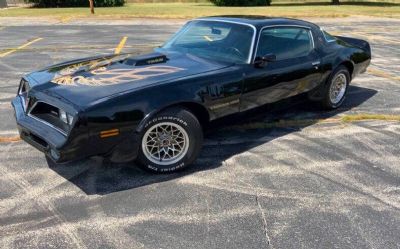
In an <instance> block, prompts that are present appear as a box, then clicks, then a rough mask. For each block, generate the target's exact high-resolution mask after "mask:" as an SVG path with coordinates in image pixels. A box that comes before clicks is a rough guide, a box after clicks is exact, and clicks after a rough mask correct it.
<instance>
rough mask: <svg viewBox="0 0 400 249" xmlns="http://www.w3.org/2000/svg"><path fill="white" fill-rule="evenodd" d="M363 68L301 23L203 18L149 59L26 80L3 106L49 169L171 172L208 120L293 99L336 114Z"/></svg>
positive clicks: (94, 63) (349, 52)
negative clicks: (83, 162) (124, 165)
mask: <svg viewBox="0 0 400 249" xmlns="http://www.w3.org/2000/svg"><path fill="white" fill-rule="evenodd" d="M370 59H371V49H370V46H369V44H368V42H366V41H363V40H359V39H354V38H348V37H339V36H332V35H330V34H329V33H327V32H326V31H323V30H322V29H321V28H319V27H318V26H317V25H315V24H312V23H309V22H305V21H300V20H294V19H286V18H267V17H261V16H216V17H206V18H199V19H195V20H192V21H189V22H188V23H187V24H185V25H184V26H183V27H182V28H181V29H180V30H179V31H178V32H177V33H176V34H175V35H174V36H173V37H172V38H171V39H170V40H168V41H167V42H166V43H165V44H164V45H163V46H162V47H160V48H156V49H155V51H154V52H153V53H150V54H145V55H141V56H136V57H135V56H133V55H132V54H119V55H105V56H104V55H103V56H97V57H92V58H85V59H79V60H74V61H69V62H66V63H61V64H57V65H54V66H50V67H47V68H44V69H42V70H39V71H36V72H33V73H30V74H28V75H26V76H24V77H23V79H22V80H21V82H20V86H19V89H18V94H17V96H16V97H15V98H14V99H13V101H12V104H13V107H14V109H15V117H16V120H17V125H18V129H19V132H20V136H21V138H22V139H24V140H25V141H26V142H28V143H29V144H31V145H33V146H34V147H36V148H37V149H39V150H41V151H43V152H44V153H45V154H46V156H47V157H48V159H51V160H52V161H53V162H54V163H63V162H67V161H72V160H77V159H81V158H85V157H90V156H95V155H97V156H103V157H105V158H108V159H109V160H111V161H112V162H128V161H133V160H135V159H136V161H137V162H138V163H139V164H140V165H141V166H143V167H144V168H145V169H147V170H150V171H154V172H172V171H175V170H178V169H182V168H184V167H186V166H188V165H189V164H191V163H192V162H193V161H194V160H195V159H196V157H197V156H198V154H199V151H200V149H201V146H202V142H203V133H202V127H204V126H205V125H206V124H207V123H208V122H210V121H212V120H215V119H218V118H221V117H223V116H226V115H229V114H233V113H238V112H243V111H246V110H249V109H252V108H254V107H258V106H260V105H264V104H267V103H272V102H276V101H279V100H282V99H285V98H288V97H291V96H295V95H298V94H302V93H305V95H306V96H308V97H309V98H310V99H311V100H313V101H315V102H316V103H317V104H320V105H321V106H322V107H324V108H327V109H334V108H337V107H339V106H340V105H341V104H342V103H343V101H344V99H345V96H346V92H347V88H348V86H349V83H350V81H351V80H352V79H353V78H354V77H355V76H356V75H358V74H360V73H362V72H364V71H365V70H366V68H367V66H368V65H369V63H370Z"/></svg>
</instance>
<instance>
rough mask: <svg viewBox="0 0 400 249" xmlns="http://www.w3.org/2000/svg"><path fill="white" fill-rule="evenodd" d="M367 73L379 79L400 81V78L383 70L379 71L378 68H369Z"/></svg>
mask: <svg viewBox="0 0 400 249" xmlns="http://www.w3.org/2000/svg"><path fill="white" fill-rule="evenodd" d="M367 73H369V74H371V75H374V76H377V77H382V78H386V79H390V80H395V81H400V76H395V75H392V74H390V73H387V72H385V71H383V70H379V69H376V68H371V67H370V68H368V69H367Z"/></svg>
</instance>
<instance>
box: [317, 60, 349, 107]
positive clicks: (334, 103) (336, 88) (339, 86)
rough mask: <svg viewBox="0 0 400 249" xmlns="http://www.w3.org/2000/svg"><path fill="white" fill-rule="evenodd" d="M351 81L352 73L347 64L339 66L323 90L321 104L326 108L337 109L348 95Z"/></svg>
mask: <svg viewBox="0 0 400 249" xmlns="http://www.w3.org/2000/svg"><path fill="white" fill-rule="evenodd" d="M349 83H350V74H349V71H348V69H347V68H346V67H345V66H340V67H338V68H337V69H336V70H335V71H334V72H333V73H332V75H331V76H330V77H329V79H328V84H327V85H326V87H325V90H324V92H323V99H322V100H321V104H322V106H323V107H324V108H326V109H336V108H338V107H339V106H341V105H342V104H343V102H344V99H345V97H346V93H347V88H348V86H349Z"/></svg>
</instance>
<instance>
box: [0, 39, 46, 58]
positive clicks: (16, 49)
mask: <svg viewBox="0 0 400 249" xmlns="http://www.w3.org/2000/svg"><path fill="white" fill-rule="evenodd" d="M42 39H43V38H40V37H39V38H36V39H34V40H32V41H30V42H27V43H25V44H23V45H21V46H19V47H18V48H15V49H11V50H10V51H7V52H4V53H2V54H0V58H3V57H6V56H7V55H9V54H12V53H14V52H16V51H18V50H21V49H24V48H26V47H28V46H29V45H31V44H33V43H35V42H38V41H40V40H42Z"/></svg>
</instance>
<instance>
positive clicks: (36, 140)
mask: <svg viewBox="0 0 400 249" xmlns="http://www.w3.org/2000/svg"><path fill="white" fill-rule="evenodd" d="M22 101H23V99H22V98H21V97H20V96H17V97H15V98H14V99H13V101H12V105H13V107H14V114H15V119H16V122H17V127H18V131H19V134H20V137H21V138H22V139H23V140H24V141H26V142H27V143H29V144H30V145H32V146H33V147H35V148H36V149H38V150H39V151H41V152H43V153H44V154H46V155H47V156H48V157H49V158H51V159H52V160H53V161H54V162H56V163H64V162H70V161H76V160H79V159H83V158H87V157H90V156H95V155H101V156H105V157H108V158H110V160H111V161H113V162H118V163H119V162H128V161H131V160H134V159H135V158H136V156H137V152H138V149H139V145H140V143H139V136H138V134H136V133H134V132H133V131H130V132H127V133H122V134H120V136H117V137H110V138H106V139H101V138H100V137H99V136H98V135H96V134H93V135H92V136H91V137H89V136H88V133H87V132H80V134H79V135H77V134H75V136H74V138H73V139H71V138H70V137H68V135H65V134H63V132H61V131H59V130H57V129H55V128H54V127H51V126H49V124H46V123H44V122H41V121H40V120H37V119H36V118H34V117H32V116H29V115H27V114H26V113H25V109H24V106H23V102H22Z"/></svg>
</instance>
